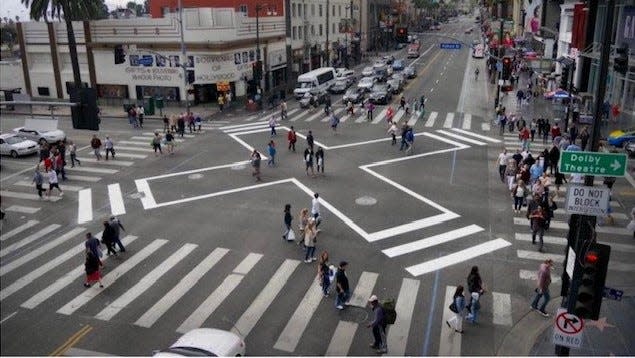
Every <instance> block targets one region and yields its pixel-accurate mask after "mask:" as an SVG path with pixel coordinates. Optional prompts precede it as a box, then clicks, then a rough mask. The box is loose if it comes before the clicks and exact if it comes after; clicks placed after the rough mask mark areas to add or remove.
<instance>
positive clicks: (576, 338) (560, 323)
mask: <svg viewBox="0 0 635 358" xmlns="http://www.w3.org/2000/svg"><path fill="white" fill-rule="evenodd" d="M583 328H584V321H583V320H582V319H581V318H579V317H578V316H576V315H574V314H573V313H567V310H565V309H564V308H559V309H558V313H557V314H556V321H555V322H554V325H553V343H554V344H557V345H559V346H565V347H569V348H580V346H582V329H583Z"/></svg>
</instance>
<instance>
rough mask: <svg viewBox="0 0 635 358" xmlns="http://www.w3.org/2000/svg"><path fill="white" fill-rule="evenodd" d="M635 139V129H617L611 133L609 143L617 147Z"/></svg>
mask: <svg viewBox="0 0 635 358" xmlns="http://www.w3.org/2000/svg"><path fill="white" fill-rule="evenodd" d="M632 140H635V129H631V130H627V131H622V130H616V131H613V132H611V133H609V137H608V140H607V141H608V143H609V145H612V146H615V147H622V146H623V145H624V144H625V143H627V142H630V141H632Z"/></svg>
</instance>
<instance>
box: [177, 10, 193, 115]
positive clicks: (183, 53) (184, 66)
mask: <svg viewBox="0 0 635 358" xmlns="http://www.w3.org/2000/svg"><path fill="white" fill-rule="evenodd" d="M178 6H179V29H180V32H181V54H182V55H183V61H182V63H181V68H183V83H184V87H183V89H184V90H185V111H186V113H188V114H189V113H190V99H189V93H188V90H187V87H188V84H189V83H187V67H186V63H187V54H186V49H185V40H184V35H183V4H182V1H181V0H179V4H178Z"/></svg>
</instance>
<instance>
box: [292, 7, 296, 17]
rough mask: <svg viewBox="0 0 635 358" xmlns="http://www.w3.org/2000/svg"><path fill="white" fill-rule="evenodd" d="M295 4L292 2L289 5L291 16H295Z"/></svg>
mask: <svg viewBox="0 0 635 358" xmlns="http://www.w3.org/2000/svg"><path fill="white" fill-rule="evenodd" d="M295 5H296V4H292V5H291V16H293V17H295Z"/></svg>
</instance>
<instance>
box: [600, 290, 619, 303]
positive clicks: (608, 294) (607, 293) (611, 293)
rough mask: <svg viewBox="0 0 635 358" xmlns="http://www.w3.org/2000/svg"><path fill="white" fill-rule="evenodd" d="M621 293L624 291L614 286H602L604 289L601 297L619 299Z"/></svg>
mask: <svg viewBox="0 0 635 358" xmlns="http://www.w3.org/2000/svg"><path fill="white" fill-rule="evenodd" d="M623 295H624V291H622V290H618V289H615V288H610V287H604V290H602V297H604V298H608V299H609V300H615V301H621V300H622V296H623Z"/></svg>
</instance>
